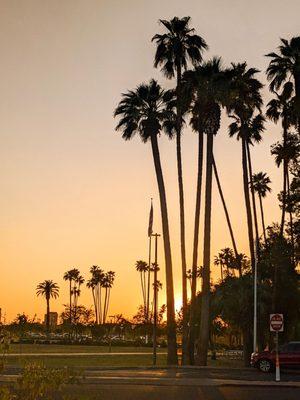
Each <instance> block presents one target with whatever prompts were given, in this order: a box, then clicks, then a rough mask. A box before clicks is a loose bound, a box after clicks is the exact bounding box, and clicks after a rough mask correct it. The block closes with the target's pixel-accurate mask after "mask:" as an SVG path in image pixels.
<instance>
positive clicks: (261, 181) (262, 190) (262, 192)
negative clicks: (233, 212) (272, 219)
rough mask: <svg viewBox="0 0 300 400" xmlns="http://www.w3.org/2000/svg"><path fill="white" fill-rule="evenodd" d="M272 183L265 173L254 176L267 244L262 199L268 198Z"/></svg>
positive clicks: (253, 182)
mask: <svg viewBox="0 0 300 400" xmlns="http://www.w3.org/2000/svg"><path fill="white" fill-rule="evenodd" d="M270 183H271V180H270V178H269V177H268V176H267V174H266V173H264V172H258V173H257V174H254V175H252V184H253V189H254V190H255V192H256V193H257V194H258V198H259V204H260V213H261V222H262V227H263V235H264V239H265V243H266V242H267V237H266V226H265V219H264V210H263V205H262V199H263V198H265V197H266V195H267V193H268V192H271V188H270V186H268V185H269V184H270Z"/></svg>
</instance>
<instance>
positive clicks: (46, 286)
mask: <svg viewBox="0 0 300 400" xmlns="http://www.w3.org/2000/svg"><path fill="white" fill-rule="evenodd" d="M36 294H37V296H43V297H45V299H46V303H47V314H46V328H47V332H49V330H50V298H54V299H56V298H57V297H58V296H59V287H58V285H57V283H55V282H53V281H52V280H45V281H43V282H41V283H39V284H38V285H37V287H36Z"/></svg>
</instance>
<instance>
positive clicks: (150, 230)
mask: <svg viewBox="0 0 300 400" xmlns="http://www.w3.org/2000/svg"><path fill="white" fill-rule="evenodd" d="M152 226H153V199H152V198H151V207H150V215H149V225H148V237H149V262H148V285H147V286H148V287H147V300H146V320H147V322H148V321H149V309H150V287H151V282H150V278H151V239H152Z"/></svg>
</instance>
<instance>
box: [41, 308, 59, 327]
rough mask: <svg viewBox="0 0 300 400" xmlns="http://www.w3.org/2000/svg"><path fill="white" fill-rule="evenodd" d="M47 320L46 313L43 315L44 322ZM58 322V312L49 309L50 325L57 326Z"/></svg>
mask: <svg viewBox="0 0 300 400" xmlns="http://www.w3.org/2000/svg"><path fill="white" fill-rule="evenodd" d="M46 322H47V314H45V316H44V324H45V325H46ZM57 322H58V313H57V312H56V311H51V312H50V314H49V324H50V326H57Z"/></svg>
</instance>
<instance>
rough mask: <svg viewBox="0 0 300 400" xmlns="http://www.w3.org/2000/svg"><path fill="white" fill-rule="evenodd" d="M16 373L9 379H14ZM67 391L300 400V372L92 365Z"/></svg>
mask: <svg viewBox="0 0 300 400" xmlns="http://www.w3.org/2000/svg"><path fill="white" fill-rule="evenodd" d="M7 372H8V371H7ZM16 372H17V371H16V370H15V371H13V370H12V371H10V373H9V372H8V373H7V375H6V378H7V379H9V378H10V379H15V378H16V375H14V374H15V373H16ZM4 378H5V377H4V376H2V380H3V379H4ZM0 379H1V376H0ZM67 392H68V393H69V394H74V393H76V394H77V395H79V394H80V393H82V394H84V395H85V396H88V397H85V398H86V399H89V400H90V399H91V400H120V398H121V400H155V399H157V400H186V399H188V400H194V399H195V400H196V399H197V400H271V399H272V400H299V399H300V373H299V371H283V372H282V381H281V382H280V383H276V382H274V375H273V374H263V373H260V372H258V371H256V370H253V369H250V368H242V369H238V368H231V369H229V368H164V369H162V368H157V369H151V368H131V369H109V368H107V369H103V368H94V367H91V368H87V369H86V371H85V379H84V380H83V382H82V384H81V385H78V386H75V387H74V385H71V386H68V388H67Z"/></svg>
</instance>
